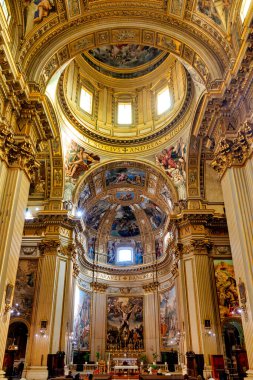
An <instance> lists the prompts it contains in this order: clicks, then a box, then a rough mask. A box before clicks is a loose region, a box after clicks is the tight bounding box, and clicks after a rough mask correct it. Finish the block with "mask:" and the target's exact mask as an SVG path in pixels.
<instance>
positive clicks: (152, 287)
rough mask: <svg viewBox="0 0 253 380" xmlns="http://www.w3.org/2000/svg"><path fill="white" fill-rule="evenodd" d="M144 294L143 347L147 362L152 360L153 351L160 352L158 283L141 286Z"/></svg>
mask: <svg viewBox="0 0 253 380" xmlns="http://www.w3.org/2000/svg"><path fill="white" fill-rule="evenodd" d="M143 288H144V291H145V294H144V321H145V347H146V352H147V357H148V360H149V362H152V361H153V357H152V355H153V353H157V354H160V340H159V338H160V330H159V326H160V325H159V310H160V305H159V298H158V283H156V282H155V283H151V284H148V285H145V286H143Z"/></svg>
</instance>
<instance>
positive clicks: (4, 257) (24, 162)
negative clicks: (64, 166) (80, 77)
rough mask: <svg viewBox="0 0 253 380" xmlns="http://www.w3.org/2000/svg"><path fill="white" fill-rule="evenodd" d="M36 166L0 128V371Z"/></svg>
mask: <svg viewBox="0 0 253 380" xmlns="http://www.w3.org/2000/svg"><path fill="white" fill-rule="evenodd" d="M36 167H37V163H36V160H35V156H34V154H33V153H32V149H31V145H30V144H29V143H28V142H27V141H26V140H25V139H22V140H19V141H17V140H16V139H15V138H14V135H13V134H12V133H11V131H10V130H9V129H8V128H6V127H5V126H0V236H1V239H0V278H1V282H0V320H1V322H0V368H1V367H2V364H3V357H4V352H5V343H6V337H7V332H8V327H9V317H10V315H9V310H10V308H11V304H12V299H13V290H14V284H15V280H16V272H17V266H18V260H19V252H20V246H21V239H22V232H23V226H24V219H25V208H26V205H27V200H28V193H29V185H30V179H31V175H32V174H33V172H34V170H36Z"/></svg>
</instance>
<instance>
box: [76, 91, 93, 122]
mask: <svg viewBox="0 0 253 380" xmlns="http://www.w3.org/2000/svg"><path fill="white" fill-rule="evenodd" d="M82 91H84V92H86V93H87V94H89V95H90V96H91V112H88V111H86V110H85V109H84V108H82V107H81V98H82ZM93 103H94V92H93V91H92V90H90V89H89V88H88V87H87V86H85V85H84V84H81V86H80V93H79V107H80V110H81V111H82V112H84V113H85V114H86V115H89V116H92V115H93V109H94V104H93Z"/></svg>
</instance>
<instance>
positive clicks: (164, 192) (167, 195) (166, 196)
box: [160, 185, 173, 210]
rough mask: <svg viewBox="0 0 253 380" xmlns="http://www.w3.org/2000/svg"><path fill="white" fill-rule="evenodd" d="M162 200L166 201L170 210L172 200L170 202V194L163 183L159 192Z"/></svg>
mask: <svg viewBox="0 0 253 380" xmlns="http://www.w3.org/2000/svg"><path fill="white" fill-rule="evenodd" d="M160 194H161V196H162V198H163V200H164V201H165V202H166V204H167V206H169V208H170V209H171V210H172V209H173V202H172V195H171V192H170V190H169V189H168V187H167V186H166V185H163V187H162V188H161V192H160Z"/></svg>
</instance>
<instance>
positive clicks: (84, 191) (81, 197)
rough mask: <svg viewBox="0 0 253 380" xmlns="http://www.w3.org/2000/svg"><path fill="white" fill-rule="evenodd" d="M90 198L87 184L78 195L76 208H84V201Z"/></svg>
mask: <svg viewBox="0 0 253 380" xmlns="http://www.w3.org/2000/svg"><path fill="white" fill-rule="evenodd" d="M90 196H91V191H90V186H89V184H88V183H86V184H85V186H84V188H83V189H82V190H81V192H80V195H79V201H78V208H84V205H85V203H86V201H87V200H88V199H89V198H90Z"/></svg>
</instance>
